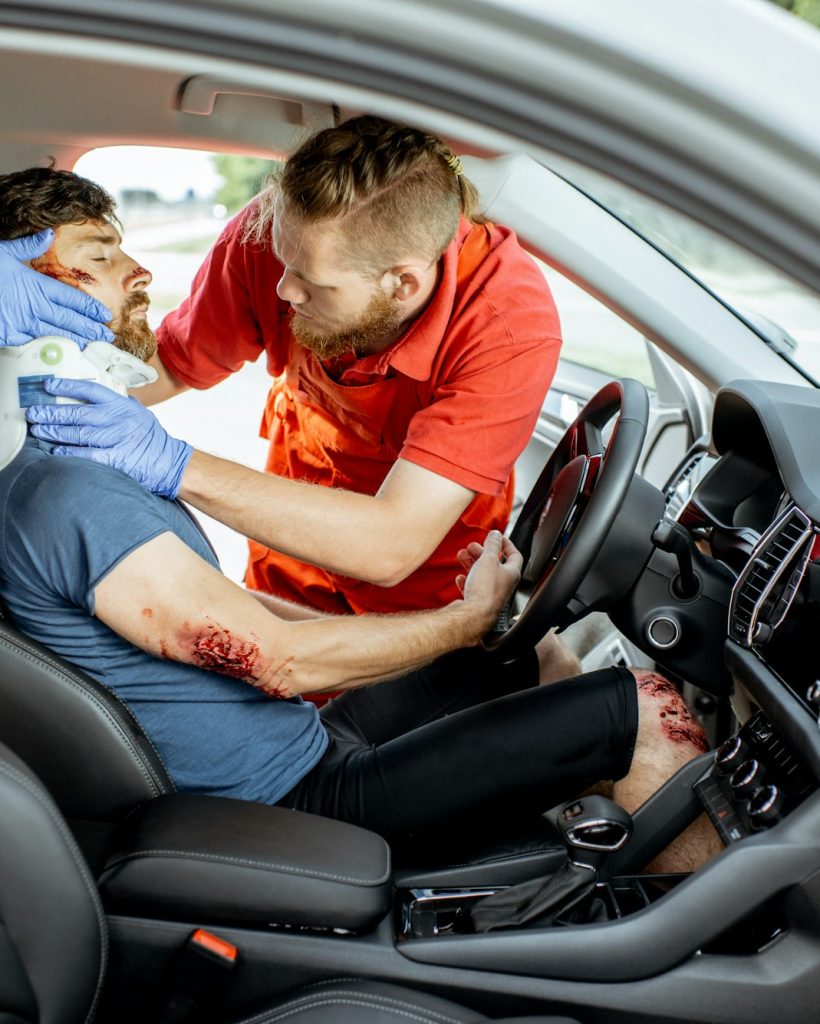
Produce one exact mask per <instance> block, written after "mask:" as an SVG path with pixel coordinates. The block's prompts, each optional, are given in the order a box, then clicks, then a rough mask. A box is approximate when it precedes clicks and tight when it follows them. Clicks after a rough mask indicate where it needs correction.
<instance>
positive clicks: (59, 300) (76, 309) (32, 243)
mask: <svg viewBox="0 0 820 1024" xmlns="http://www.w3.org/2000/svg"><path fill="white" fill-rule="evenodd" d="M53 240H54V232H53V231H51V230H50V229H48V228H47V229H46V230H45V231H39V232H38V233H37V234H36V235H27V236H26V237H25V238H14V239H11V240H10V241H7V242H0V282H1V283H0V346H2V345H24V344H25V343H26V342H27V341H31V340H32V339H33V338H41V337H43V336H44V335H48V334H59V335H61V336H62V337H64V338H71V340H72V341H76V342H77V344H78V345H79V346H80V348H85V346H86V345H87V344H88V343H89V341H113V340H114V335H113V334H112V333H111V331H110V330H109V328H108V327H106V326H105V325H106V324H107V323H108V321H109V320H110V319H111V311H110V310H109V309H107V308H106V307H105V306H104V305H103V304H102V303H101V302H98V301H97V300H96V299H92V298H91V296H90V295H86V294H85V292H81V291H80V290H79V288H72V287H71V286H70V285H67V284H63V283H62V282H61V281H55V280H54V278H53V277H47V276H46V275H45V274H40V273H38V272H37V271H36V270H32V269H31V267H27V266H26V265H25V264H24V263H23V262H22V261H23V260H32V259H34V258H35V256H42V255H43V253H44V252H47V250H48V248H49V246H50V245H51V243H52V241H53Z"/></svg>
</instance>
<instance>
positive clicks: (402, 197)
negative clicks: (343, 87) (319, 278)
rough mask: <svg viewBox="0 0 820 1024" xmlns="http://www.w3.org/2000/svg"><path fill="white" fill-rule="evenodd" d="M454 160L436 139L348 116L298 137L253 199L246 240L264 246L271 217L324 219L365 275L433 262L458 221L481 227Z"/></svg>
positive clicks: (472, 194) (473, 195)
mask: <svg viewBox="0 0 820 1024" xmlns="http://www.w3.org/2000/svg"><path fill="white" fill-rule="evenodd" d="M478 204H479V199H478V192H477V190H476V188H475V186H473V184H472V183H471V182H470V181H469V180H468V179H467V178H466V177H465V175H464V172H463V168H462V166H461V161H460V160H459V159H458V157H457V156H455V155H454V154H453V152H452V151H451V150H450V149H449V148H448V147H447V146H446V144H445V143H444V142H443V141H442V140H441V139H439V138H438V137H437V136H435V135H430V134H428V133H426V132H422V131H419V130H417V129H416V128H410V127H408V126H407V125H402V124H396V123H394V122H392V121H386V120H384V119H382V118H379V117H373V116H369V115H366V116H363V117H356V118H353V119H351V120H349V121H345V122H344V123H343V124H340V125H337V126H336V127H335V128H326V129H324V130H323V131H320V132H318V133H317V134H316V135H313V136H312V137H311V138H310V139H308V140H307V142H305V143H304V144H303V145H302V146H301V147H300V148H299V149H298V150H297V151H296V152H295V153H294V154H293V155H292V156H291V157H290V158H289V159H288V160H287V161H286V162H285V164H284V165H283V167H282V168H281V169H280V170H279V172H278V173H277V175H276V178H275V180H273V181H272V182H271V184H270V185H269V187H268V188H266V189H265V190H264V191H263V192H262V193H261V194H260V196H259V197H258V202H257V206H256V208H255V210H254V213H253V215H252V217H251V219H250V220H249V222H248V225H247V228H246V232H245V237H246V239H248V240H253V241H255V242H257V243H266V242H267V241H268V240H269V238H270V227H271V222H272V220H273V218H274V216H280V215H281V214H283V213H284V214H287V215H290V216H294V217H296V218H297V219H298V220H301V221H302V222H303V223H305V224H315V223H318V222H324V221H327V222H332V223H333V224H334V226H336V227H338V228H339V229H340V232H341V237H342V238H343V240H344V248H343V251H342V252H341V253H340V256H342V257H343V258H344V260H345V261H346V262H347V263H349V264H352V265H354V266H356V267H357V268H358V269H362V270H364V271H365V272H367V273H382V272H384V271H385V270H388V269H389V268H390V267H392V266H396V265H397V264H399V263H401V261H402V260H403V259H405V258H408V257H417V258H418V257H421V258H425V259H429V260H430V261H431V262H432V261H433V260H437V259H438V258H439V257H440V256H441V254H442V253H443V252H444V250H445V249H446V248H447V246H448V245H449V244H450V242H451V241H452V240H453V238H454V237H455V234H456V231H457V229H458V224H459V219H460V218H461V216H462V215H463V216H465V217H467V218H468V220H470V221H473V222H474V223H480V222H482V221H483V217H482V216H481V213H480V212H479V208H478Z"/></svg>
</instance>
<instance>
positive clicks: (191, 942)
mask: <svg viewBox="0 0 820 1024" xmlns="http://www.w3.org/2000/svg"><path fill="white" fill-rule="evenodd" d="M238 955H239V951H238V950H237V948H236V946H234V945H233V944H232V943H230V942H227V941H226V940H225V939H221V938H220V937H219V936H218V935H214V934H213V932H209V931H206V930H205V929H204V928H197V930H196V931H195V932H192V933H191V935H190V936H189V937H188V941H187V942H186V943H185V945H184V946H183V948H182V949H181V950H180V952H179V955H178V956H177V958H176V960H175V962H174V964H173V967H172V968H171V973H170V979H169V981H170V984H169V986H168V988H169V990H170V991H169V994H168V997H167V999H166V1000H165V1004H164V1005H163V1007H162V1010H161V1011H160V1013H159V1016H158V1018H157V1024H183V1022H194V1021H196V1020H197V1019H198V1011H199V1009H200V1008H201V1007H204V1006H207V1005H208V1004H209V1003H210V1002H211V1001H212V1000H213V999H214V998H215V997H216V996H217V995H218V994H219V992H220V991H221V990H222V988H223V987H224V986H225V984H226V982H227V981H228V978H229V977H230V974H231V972H232V971H233V969H234V967H236V963H237V959H238Z"/></svg>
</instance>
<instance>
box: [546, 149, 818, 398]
mask: <svg viewBox="0 0 820 1024" xmlns="http://www.w3.org/2000/svg"><path fill="white" fill-rule="evenodd" d="M559 164H560V165H559ZM552 166H553V168H554V169H555V170H558V171H559V173H561V174H563V175H564V176H565V177H566V178H568V179H569V180H570V181H571V182H573V183H574V184H575V185H577V186H578V187H579V188H581V189H582V190H583V191H584V192H586V193H587V194H588V195H590V196H591V197H592V198H593V199H595V200H596V201H597V202H599V203H601V204H602V205H603V206H605V207H606V208H607V209H609V210H611V211H612V213H614V214H615V215H616V216H617V217H618V218H620V219H621V220H622V221H623V222H624V223H626V224H628V225H629V226H630V227H632V228H634V229H635V230H636V231H638V232H639V233H640V234H641V235H643V236H644V237H645V238H647V239H648V240H649V241H650V242H652V243H653V244H654V245H656V246H657V247H658V248H659V249H660V250H661V251H662V252H664V253H666V255H667V256H669V257H671V258H672V259H673V260H675V262H676V263H679V264H680V265H681V266H682V267H684V268H685V269H686V270H687V271H688V272H689V273H690V274H692V275H693V276H694V277H696V278H697V279H698V280H699V281H701V282H702V283H703V284H705V285H706V286H707V287H708V288H709V289H710V290H711V291H713V292H714V293H715V294H716V295H717V296H719V297H720V298H721V299H722V300H723V301H724V302H725V303H726V304H727V305H729V306H731V307H732V308H733V309H734V310H736V311H737V313H738V314H739V315H740V316H742V317H743V318H744V319H745V320H747V321H748V322H749V323H750V324H751V326H752V327H754V328H755V330H757V332H758V333H760V334H762V335H763V336H764V337H765V339H766V340H767V341H768V342H769V344H770V345H772V347H773V348H775V349H776V350H777V351H778V352H779V353H780V354H781V355H783V357H784V358H786V359H788V360H789V361H790V362H792V363H793V364H794V365H796V366H797V367H798V368H799V369H801V370H802V371H803V372H804V374H806V375H807V376H808V377H809V378H810V379H811V380H812V381H813V383H815V385H817V386H820V296H818V295H817V294H816V293H815V292H812V291H810V290H809V289H807V288H805V287H803V285H800V284H798V283H797V282H796V281H794V280H793V279H792V278H789V277H787V276H786V275H785V274H783V273H781V272H780V271H778V270H775V269H774V268H773V267H771V266H770V265H769V264H768V263H765V262H764V261H763V260H761V259H759V258H758V257H756V256H754V255H753V254H752V253H750V252H748V251H747V250H745V249H742V248H740V246H737V245H735V244H733V243H732V242H729V241H728V240H727V239H725V238H723V237H722V236H721V235H718V234H717V233H715V232H714V231H711V230H710V229H709V228H707V227H704V226H703V225H702V224H699V223H697V222H696V221H693V220H691V219H690V218H689V217H686V216H685V215H684V214H682V213H679V212H678V211H676V210H671V209H669V208H668V207H665V206H663V205H662V204H661V203H659V202H657V201H655V200H652V199H649V198H647V197H646V196H644V195H642V194H641V193H639V192H636V191H634V190H633V189H630V188H629V187H627V186H626V185H623V184H622V183H621V182H618V181H614V180H613V179H610V178H607V177H605V176H604V175H601V174H598V173H597V172H594V171H590V170H589V169H588V168H581V167H579V166H578V165H576V164H573V165H569V163H568V162H564V161H559V162H556V163H553V164H552Z"/></svg>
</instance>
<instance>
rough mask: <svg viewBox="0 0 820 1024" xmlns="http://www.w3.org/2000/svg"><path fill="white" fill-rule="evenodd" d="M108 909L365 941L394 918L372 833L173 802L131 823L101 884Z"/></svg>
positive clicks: (281, 812) (306, 817)
mask: <svg viewBox="0 0 820 1024" xmlns="http://www.w3.org/2000/svg"><path fill="white" fill-rule="evenodd" d="M98 881H99V886H100V893H101V895H102V897H103V901H104V903H105V906H106V909H108V910H109V911H111V912H115V913H124V914H128V915H136V916H140V917H162V918H172V919H174V920H186V919H191V920H195V921H203V922H206V921H219V922H231V923H234V924H240V925H250V924H255V923H257V924H258V923H264V924H283V925H297V926H305V927H318V928H345V929H348V930H350V931H362V930H364V929H367V928H371V927H373V926H374V925H375V924H376V923H377V922H378V921H379V920H381V919H382V918H383V917H384V915H385V914H386V913H387V911H388V910H389V908H390V903H391V892H392V887H391V867H390V849H389V847H388V845H387V843H385V841H384V840H383V839H382V838H381V837H380V836H377V835H376V834H375V833H373V832H367V831H366V830H365V829H362V828H358V827H356V826H355V825H348V824H346V823H344V822H340V821H332V820H330V819H328V818H321V817H318V816H317V815H313V814H303V813H301V812H300V811H291V810H287V809H285V808H282V807H269V806H267V805H265V804H256V803H250V802H247V801H244V800H229V799H224V798H221V797H205V796H194V795H190V794H185V793H170V794H167V795H164V796H161V797H157V798H156V799H155V800H149V801H148V802H147V803H145V804H143V805H141V806H140V807H139V808H138V809H137V810H136V811H135V812H134V813H133V814H131V815H130V816H129V817H128V819H127V820H126V822H125V823H124V825H123V827H122V829H121V830H120V832H119V834H118V835H117V837H116V839H115V848H114V852H113V853H112V854H111V855H110V856H109V858H108V860H107V861H106V864H105V866H104V868H103V871H102V874H101V875H100V877H99V880H98Z"/></svg>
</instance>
